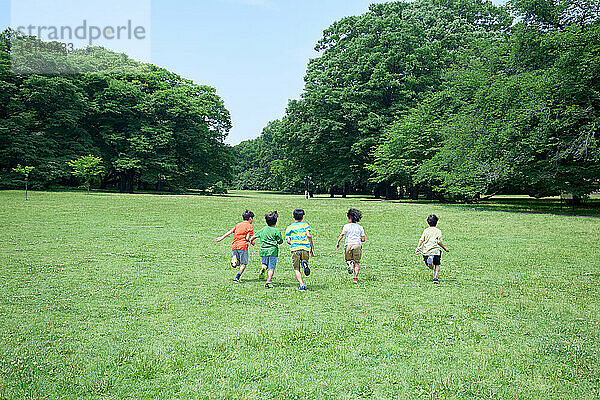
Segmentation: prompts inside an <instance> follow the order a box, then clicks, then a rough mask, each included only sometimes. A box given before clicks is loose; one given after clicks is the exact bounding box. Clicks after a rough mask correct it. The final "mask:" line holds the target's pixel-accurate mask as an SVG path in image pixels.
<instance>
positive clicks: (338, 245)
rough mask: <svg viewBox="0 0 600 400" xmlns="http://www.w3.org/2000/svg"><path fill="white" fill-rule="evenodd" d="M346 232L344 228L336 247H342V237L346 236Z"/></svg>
mask: <svg viewBox="0 0 600 400" xmlns="http://www.w3.org/2000/svg"><path fill="white" fill-rule="evenodd" d="M345 234H346V231H345V230H344V228H342V233H340V237H339V238H338V241H337V244H336V245H335V248H336V249H339V248H340V242H341V241H342V239H343V238H344V235H345Z"/></svg>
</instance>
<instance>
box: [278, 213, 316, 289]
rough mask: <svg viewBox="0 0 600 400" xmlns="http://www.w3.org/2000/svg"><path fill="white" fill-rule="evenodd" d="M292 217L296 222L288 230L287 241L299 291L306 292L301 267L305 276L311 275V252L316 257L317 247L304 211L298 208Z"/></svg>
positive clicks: (286, 233)
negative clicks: (305, 220) (309, 265)
mask: <svg viewBox="0 0 600 400" xmlns="http://www.w3.org/2000/svg"><path fill="white" fill-rule="evenodd" d="M292 216H293V218H294V221H295V222H294V223H293V224H291V225H290V226H288V227H287V228H286V230H285V240H286V241H287V243H288V244H289V245H290V251H291V253H292V265H293V266H294V273H295V274H296V279H298V283H299V284H300V287H299V288H298V290H299V291H301V292H304V291H305V290H306V286H304V282H303V281H302V274H301V273H300V267H302V269H303V270H304V275H305V276H309V275H310V268H309V267H308V258H309V251H310V255H311V256H312V257H314V256H315V246H314V244H313V240H312V236H311V234H310V227H309V226H308V224H307V223H306V222H304V210H302V209H300V208H297V209H295V210H294V213H293V214H292Z"/></svg>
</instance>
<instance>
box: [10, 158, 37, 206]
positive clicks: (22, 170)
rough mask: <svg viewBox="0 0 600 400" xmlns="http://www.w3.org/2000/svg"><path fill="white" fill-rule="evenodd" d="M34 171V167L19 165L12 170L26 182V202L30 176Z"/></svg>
mask: <svg viewBox="0 0 600 400" xmlns="http://www.w3.org/2000/svg"><path fill="white" fill-rule="evenodd" d="M34 169H35V167H32V166H30V165H25V166H22V165H21V164H18V165H17V166H16V167H15V168H13V169H12V171H13V172H14V173H17V174H19V175H21V177H22V178H23V180H24V181H25V200H27V192H28V185H29V175H30V174H31V171H33V170H34Z"/></svg>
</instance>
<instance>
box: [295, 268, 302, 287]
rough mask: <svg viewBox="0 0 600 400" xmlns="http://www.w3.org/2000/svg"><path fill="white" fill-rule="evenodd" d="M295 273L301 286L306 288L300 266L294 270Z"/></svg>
mask: <svg viewBox="0 0 600 400" xmlns="http://www.w3.org/2000/svg"><path fill="white" fill-rule="evenodd" d="M294 273H295V274H296V279H298V282H299V283H300V286H304V282H302V274H301V273H300V266H298V268H294Z"/></svg>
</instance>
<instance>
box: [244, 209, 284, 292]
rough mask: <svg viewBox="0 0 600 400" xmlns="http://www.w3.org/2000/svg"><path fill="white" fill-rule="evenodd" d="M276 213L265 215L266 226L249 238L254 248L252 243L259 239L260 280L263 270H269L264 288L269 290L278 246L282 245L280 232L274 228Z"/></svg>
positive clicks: (263, 274) (275, 264) (263, 273)
mask: <svg viewBox="0 0 600 400" xmlns="http://www.w3.org/2000/svg"><path fill="white" fill-rule="evenodd" d="M277 217H279V215H278V214H277V211H273V212H271V213H268V214H265V220H266V221H267V225H268V226H265V227H264V228H262V229H261V230H260V231H258V232H256V233H255V234H254V236H252V237H251V238H250V243H251V244H252V245H253V246H254V241H255V240H256V239H257V238H258V239H260V250H259V251H258V255H259V257H261V258H262V270H261V271H260V276H259V277H260V278H261V279H262V278H263V277H264V276H265V270H267V269H268V270H269V272H268V273H267V283H266V284H265V287H266V288H267V289H271V288H272V287H273V285H271V279H273V273H274V272H275V267H276V266H277V256H278V255H279V245H280V244H281V243H283V237H282V236H281V231H280V230H279V229H277V228H275V225H277Z"/></svg>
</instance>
